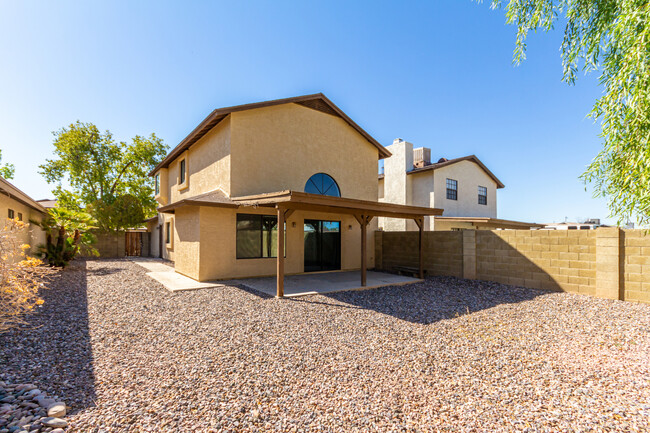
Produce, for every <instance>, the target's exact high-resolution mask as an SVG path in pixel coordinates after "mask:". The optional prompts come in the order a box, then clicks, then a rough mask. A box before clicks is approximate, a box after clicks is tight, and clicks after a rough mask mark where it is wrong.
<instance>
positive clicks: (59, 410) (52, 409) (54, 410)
mask: <svg viewBox="0 0 650 433" xmlns="http://www.w3.org/2000/svg"><path fill="white" fill-rule="evenodd" d="M65 414H66V409H65V403H61V402H57V403H54V404H53V405H51V406H49V407H48V408H47V416H49V417H53V418H61V417H64V416H65Z"/></svg>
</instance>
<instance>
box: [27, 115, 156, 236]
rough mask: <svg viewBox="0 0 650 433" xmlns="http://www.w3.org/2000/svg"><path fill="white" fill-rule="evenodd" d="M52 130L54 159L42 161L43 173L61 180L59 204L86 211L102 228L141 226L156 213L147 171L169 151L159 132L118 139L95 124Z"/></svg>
mask: <svg viewBox="0 0 650 433" xmlns="http://www.w3.org/2000/svg"><path fill="white" fill-rule="evenodd" d="M53 134H54V137H55V139H54V155H55V156H56V158H55V159H48V160H47V162H46V163H45V164H43V165H41V166H40V168H41V171H40V173H41V174H42V175H43V176H45V179H46V180H47V181H48V183H55V184H57V186H56V188H55V190H54V195H55V196H56V198H57V200H58V206H59V207H61V208H65V209H69V210H74V211H80V210H85V211H87V212H88V213H90V214H91V215H92V216H93V217H94V218H95V220H96V223H97V227H98V228H99V229H101V230H104V231H113V230H121V229H125V228H129V227H134V226H138V225H140V224H141V223H142V221H143V220H144V218H147V217H150V216H153V215H154V214H155V210H156V202H155V200H154V196H153V189H154V184H153V179H152V178H151V177H149V176H148V173H149V172H150V171H151V170H152V169H153V168H154V167H155V166H156V164H157V163H158V162H159V161H160V160H162V158H163V157H164V156H165V154H166V153H167V145H165V144H164V143H163V141H162V140H161V139H160V138H158V137H156V135H155V134H151V135H150V136H149V137H141V136H139V135H136V136H135V137H134V138H133V139H132V140H131V142H130V143H125V142H119V143H117V142H115V141H114V140H113V135H112V134H111V133H110V131H105V132H104V133H101V132H100V131H99V130H98V129H97V127H96V126H95V125H93V124H92V123H82V122H79V121H77V122H76V123H73V124H71V125H69V126H68V127H67V128H62V129H61V130H59V131H56V132H54V133H53ZM63 182H66V183H67V184H69V185H70V188H69V189H65V188H64V187H63V185H62V184H63Z"/></svg>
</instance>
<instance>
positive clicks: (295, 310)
mask: <svg viewBox="0 0 650 433" xmlns="http://www.w3.org/2000/svg"><path fill="white" fill-rule="evenodd" d="M213 247H214V248H218V245H215V246H213ZM145 272H146V271H145V270H144V269H143V268H141V267H139V266H138V265H137V264H135V263H133V262H130V261H129V260H126V259H125V260H90V261H87V262H78V261H75V262H73V263H72V265H71V268H70V269H66V270H65V271H64V272H62V273H61V274H60V276H59V277H57V280H56V281H54V282H53V283H52V284H51V285H52V289H51V290H50V291H49V292H48V291H46V292H44V295H43V296H44V297H45V304H44V305H43V307H41V308H40V309H39V310H38V312H37V313H36V314H34V315H33V318H32V319H30V320H31V323H30V327H28V328H19V329H16V330H12V331H10V332H8V333H6V334H3V335H0V360H2V361H0V362H3V367H2V369H0V381H3V382H6V383H8V384H10V383H20V382H25V383H32V384H33V385H36V386H37V387H38V389H41V390H46V391H47V392H48V393H49V394H50V395H51V396H53V397H47V398H54V396H55V395H58V396H61V400H63V401H65V402H66V403H67V404H68V405H69V406H70V407H71V408H70V409H69V410H66V412H69V413H68V414H67V415H66V418H65V421H67V422H68V423H69V427H67V430H66V432H105V433H112V432H127V431H129V432H130V431H142V432H186V431H191V432H197V433H200V432H216V431H224V432H238V431H259V432H272V431H296V432H297V431H303V432H307V431H320V432H348V431H356V432H362V431H376V432H393V431H404V432H416V431H459V432H470V431H472V432H473V431H476V432H492V431H496V432H511V431H529V432H555V431H567V432H569V431H650V405H649V404H648V402H649V401H650V365H649V364H650V363H648V359H650V306H648V305H643V304H634V303H628V302H621V301H609V300H604V299H598V298H593V297H589V296H585V295H578V294H569V293H559V292H549V291H542V290H532V289H525V288H521V287H515V286H507V285H502V284H496V283H489V282H481V281H470V280H460V279H456V278H451V277H435V278H430V279H427V280H425V281H424V282H422V283H417V284H412V285H406V286H399V287H385V288H380V289H374V290H364V291H355V292H342V293H335V294H329V295H314V296H307V297H302V298H295V299H274V298H270V297H266V296H264V295H263V294H260V293H257V292H255V291H253V290H252V289H247V288H245V287H242V288H238V287H219V288H215V289H205V290H195V291H187V292H176V293H170V292H168V291H167V290H166V289H164V288H163V287H162V286H161V285H160V284H159V283H157V282H156V281H154V280H152V279H150V278H149V277H147V276H146V275H145ZM27 392H28V391H25V394H26V393H27ZM15 394H17V393H15V392H14V391H13V390H12V391H11V392H7V395H15ZM2 396H3V394H2V392H1V391H0V397H2ZM42 400H43V399H41V401H42ZM24 401H29V402H34V403H36V402H37V401H36V400H35V399H33V400H24ZM57 401H58V398H57ZM6 405H8V406H11V407H12V411H13V410H21V411H23V410H26V411H28V412H29V413H28V414H21V416H20V417H19V418H18V420H20V418H21V417H22V416H29V415H31V414H32V412H30V411H31V410H32V409H30V408H23V409H18V408H19V407H20V406H19V403H7V404H6ZM6 405H5V403H0V412H1V411H2V410H3V408H5V407H7V406H6ZM38 410H42V411H44V409H42V408H39V409H38ZM1 418H2V415H0V419H1ZM13 420H14V419H13V418H12V419H11V421H10V422H13ZM38 421H40V422H43V420H42V419H39V420H38ZM8 424H9V423H7V424H5V425H4V426H0V432H2V430H1V429H7V430H8V427H6V426H7V425H8ZM31 424H32V426H33V425H34V424H35V421H33V422H32V423H31ZM42 425H43V428H41V431H45V430H47V429H52V430H51V431H54V432H56V433H61V432H60V431H59V432H57V431H56V430H55V429H53V428H52V427H45V425H46V424H44V423H43V424H42ZM13 427H15V425H14V426H13ZM3 433H7V432H3Z"/></svg>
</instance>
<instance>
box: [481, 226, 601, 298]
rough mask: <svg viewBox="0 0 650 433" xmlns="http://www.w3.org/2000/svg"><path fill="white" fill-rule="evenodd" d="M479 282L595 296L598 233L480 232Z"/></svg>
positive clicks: (542, 231) (558, 231)
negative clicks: (494, 282)
mask: <svg viewBox="0 0 650 433" xmlns="http://www.w3.org/2000/svg"><path fill="white" fill-rule="evenodd" d="M476 262H477V272H476V279H479V280H487V281H496V282H499V283H503V284H512V285H517V286H523V287H530V288H535V289H550V290H563V291H567V292H574V293H585V294H589V295H594V294H595V291H596V231H587V230H584V231H580V230H576V231H569V230H565V231H562V230H557V231H550V230H535V231H532V230H495V231H487V230H485V231H484V230H480V231H477V232H476Z"/></svg>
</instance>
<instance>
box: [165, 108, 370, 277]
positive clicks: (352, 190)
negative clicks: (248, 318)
mask: <svg viewBox="0 0 650 433" xmlns="http://www.w3.org/2000/svg"><path fill="white" fill-rule="evenodd" d="M182 158H186V161H187V162H186V167H187V168H186V169H187V173H188V185H187V188H184V189H180V188H179V185H178V178H179V161H180V159H182ZM377 160H378V151H377V148H376V147H374V146H373V145H372V144H370V143H369V142H368V141H367V140H366V139H365V138H364V137H363V136H361V135H360V134H359V133H358V132H357V131H356V130H355V129H353V128H352V127H351V126H349V125H348V124H347V123H346V122H345V121H344V120H343V119H341V118H338V117H335V116H331V115H329V114H326V113H323V112H320V111H317V110H313V109H310V108H306V107H303V106H300V105H297V104H285V105H280V106H274V107H266V108H260V109H255V110H248V111H243V112H236V113H233V114H231V115H229V116H228V117H227V118H226V119H224V120H223V121H222V122H220V123H219V124H218V125H217V126H216V127H215V128H214V129H213V130H212V131H210V132H209V133H208V134H206V135H205V136H204V137H202V138H201V140H199V141H198V142H197V143H195V144H194V145H193V146H192V147H191V148H189V149H188V150H187V151H186V152H185V153H184V154H183V155H181V156H180V157H179V158H177V159H176V160H175V161H173V162H172V163H171V164H170V165H169V168H168V175H167V176H166V177H168V179H169V180H168V183H167V185H163V184H162V176H161V189H162V188H165V187H166V188H167V190H166V191H167V195H168V196H169V198H170V199H169V202H170V203H173V202H176V201H178V200H181V199H183V198H188V197H192V196H195V195H198V194H202V193H205V192H210V191H213V190H215V189H217V188H220V189H222V190H223V191H224V192H225V193H226V194H228V195H229V196H231V197H237V196H244V195H252V194H261V193H265V192H275V191H282V190H295V191H303V190H304V187H305V184H306V182H307V180H308V179H309V178H310V177H311V176H312V175H314V174H316V173H321V172H322V173H327V174H329V175H330V176H332V177H333V178H334V179H335V180H336V182H337V183H338V185H339V188H340V190H341V194H342V196H343V197H348V198H356V199H363V200H373V201H375V200H377V183H376V182H377ZM161 196H164V194H161ZM236 212H240V213H267V214H268V213H269V212H271V214H273V211H272V210H271V211H269V209H266V210H263V209H252V208H251V209H240V210H238V211H235V210H233V209H225V208H215V207H201V208H199V207H182V208H179V209H177V210H176V213H175V214H174V215H171V214H164V215H161V217H162V219H163V226H162V228H163V231H164V223H165V222H167V221H172V231H173V244H172V245H171V246H170V247H168V246H167V245H164V247H163V251H162V255H163V257H164V258H165V259H168V260H172V261H174V262H175V267H176V270H177V271H178V272H179V273H182V274H184V275H187V276H189V277H192V278H195V279H198V280H201V281H205V280H211V279H225V278H237V277H248V276H262V275H275V270H276V260H275V259H274V258H265V259H239V260H238V259H237V258H236ZM305 218H307V219H322V220H330V221H341V247H342V251H341V268H342V269H343V270H350V269H358V268H359V267H360V261H361V259H360V248H361V246H360V243H361V235H360V228H359V224H358V223H357V221H356V219H355V218H354V217H352V216H347V215H331V214H318V213H302V212H295V213H294V214H293V215H291V217H290V218H289V220H288V224H287V228H288V229H287V258H286V262H285V272H286V273H288V274H292V273H301V272H303V270H304V236H303V220H304V219H305ZM293 223H295V224H296V227H293ZM350 227H351V228H350ZM376 227H377V221H376V219H375V220H374V221H372V222H371V223H370V224H369V226H368V267H369V268H372V267H374V246H373V245H374V231H375V230H376ZM152 239H153V241H154V242H155V233H153V234H152Z"/></svg>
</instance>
